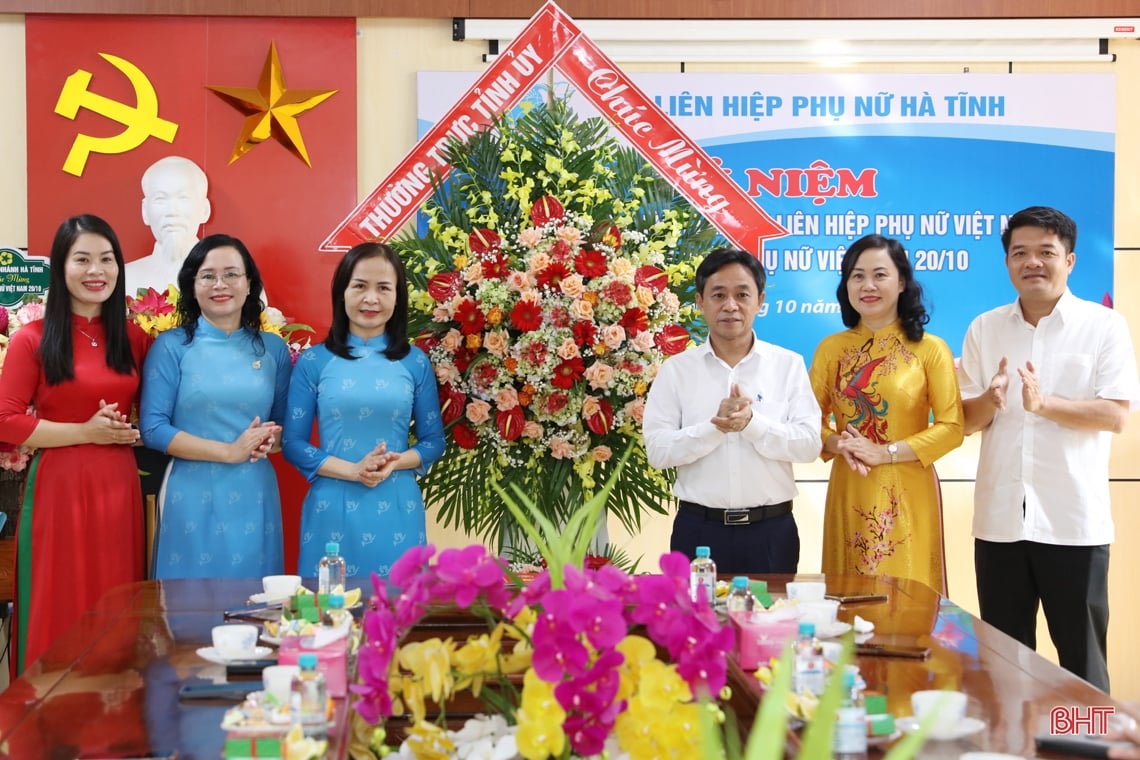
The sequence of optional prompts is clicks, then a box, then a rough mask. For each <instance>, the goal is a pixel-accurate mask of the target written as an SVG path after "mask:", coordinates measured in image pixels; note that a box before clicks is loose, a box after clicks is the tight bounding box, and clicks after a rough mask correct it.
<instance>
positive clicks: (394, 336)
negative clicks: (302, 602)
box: [283, 243, 444, 578]
mask: <svg viewBox="0 0 1140 760" xmlns="http://www.w3.org/2000/svg"><path fill="white" fill-rule="evenodd" d="M407 324H408V283H407V276H406V274H405V271H404V264H403V262H402V261H400V257H399V256H398V255H397V254H396V253H395V252H394V251H393V250H392V249H391V248H389V247H388V246H387V245H384V244H383V243H364V244H361V245H358V246H356V247H355V248H353V249H352V250H350V251H349V252H348V253H347V254H345V256H344V258H343V259H342V260H341V262H340V264H339V265H338V266H337V270H336V273H335V274H334V275H333V283H332V327H331V328H330V329H329V335H328V337H327V338H325V341H324V343H323V344H321V345H319V346H316V347H314V348H312V349H310V350H309V351H306V352H305V353H304V354H302V355H301V358H300V359H298V361H297V367H296V370H295V371H294V373H293V379H292V382H291V383H290V386H289V416H288V417H287V418H286V419H285V423H284V433H283V435H284V452H285V458H286V459H288V460H289V461H290V462H292V463H293V465H295V466H296V467H297V469H299V470H300V471H301V473H302V474H304V476H305V477H306V478H307V479H308V480H309V482H310V483H312V486H311V488H310V489H309V493H308V495H307V496H306V497H305V503H304V506H303V507H302V512H301V549H300V557H299V560H298V568H299V572H300V573H301V574H302V575H315V574H316V570H317V564H318V562H319V561H320V558H321V556H322V555H323V554H324V552H325V544H326V543H327V542H329V541H336V542H337V543H339V544H340V553H341V555H342V556H343V557H344V559H345V564H346V566H347V571H348V572H347V574H348V575H349V576H363V577H364V578H367V577H368V576H369V575H370V574H371V573H372V572H373V571H375V572H377V573H379V574H380V575H381V576H387V574H388V570H389V568H390V567H391V565H392V563H393V562H395V561H396V560H397V559H398V558H399V557H400V555H402V554H403V553H404V552H405V551H407V550H408V549H409V548H411V547H413V546H416V545H420V544H424V543H426V541H427V535H426V526H425V516H424V502H423V496H422V494H421V493H420V488H419V484H418V483H417V482H416V476H417V475H422V474H423V473H425V472H427V470H428V468H429V467H431V465H432V464H433V463H434V462H435V461H436V460H437V459H439V457H440V455H441V454H443V449H444V436H443V420H442V419H441V417H440V413H439V393H438V390H437V388H436V383H435V375H434V373H433V372H432V367H431V362H430V361H429V360H428V357H427V355H426V354H425V353H424V352H423V351H421V350H420V349H418V348H416V347H415V346H412V345H410V344H409V343H408V337H407ZM314 416H315V417H316V420H317V425H318V433H319V441H320V442H319V444H314V443H312V441H311V435H312V430H313V418H314ZM413 423H414V428H413ZM412 432H414V434H415V444H414V445H412V444H411V438H410V433H412Z"/></svg>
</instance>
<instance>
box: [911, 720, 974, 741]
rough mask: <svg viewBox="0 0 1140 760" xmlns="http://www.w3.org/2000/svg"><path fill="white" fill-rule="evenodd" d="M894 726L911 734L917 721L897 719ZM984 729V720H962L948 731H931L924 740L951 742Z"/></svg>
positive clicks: (916, 726)
mask: <svg viewBox="0 0 1140 760" xmlns="http://www.w3.org/2000/svg"><path fill="white" fill-rule="evenodd" d="M895 725H896V726H898V727H899V728H900V729H902V731H903V732H905V733H908V734H913V733H914V732H915V731H917V730H918V719H917V718H915V717H913V716H907V717H905V718H899V719H898V720H897V721H895ZM985 727H986V722H985V721H984V720H979V719H977V718H962V720H960V721H958V725H956V726H954V727H953V728H951V729H949V730H948V731H937V732H936V731H933V730H932V731H931V732H930V733H928V734H927V735H926V738H928V739H933V740H934V741H936V742H952V741H955V740H957V739H962V738H965V737H967V736H969V735H970V734H976V733H978V732H979V731H981V730H982V729H983V728H985Z"/></svg>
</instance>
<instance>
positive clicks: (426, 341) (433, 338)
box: [413, 332, 439, 354]
mask: <svg viewBox="0 0 1140 760" xmlns="http://www.w3.org/2000/svg"><path fill="white" fill-rule="evenodd" d="M413 342H414V343H415V344H416V348H418V349H419V350H421V351H423V352H424V353H425V354H430V353H431V350H432V349H433V348H435V347H436V346H438V345H439V336H438V335H436V334H435V333H427V332H425V333H420V334H419V335H417V336H416V339H415V341H413Z"/></svg>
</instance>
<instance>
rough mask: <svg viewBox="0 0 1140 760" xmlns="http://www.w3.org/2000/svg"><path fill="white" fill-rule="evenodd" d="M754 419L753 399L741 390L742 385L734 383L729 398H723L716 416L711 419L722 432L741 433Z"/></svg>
mask: <svg viewBox="0 0 1140 760" xmlns="http://www.w3.org/2000/svg"><path fill="white" fill-rule="evenodd" d="M751 421H752V399H750V398H747V397H746V396H745V395H744V394H743V393H741V391H740V386H739V385H737V384H736V383H733V384H732V389H731V390H730V391H729V393H728V398H726V399H722V400H721V402H720V407H719V408H718V409H717V411H716V416H715V417H713V418H712V420H710V422H712V424H713V425H714V426H715V427H716V429H717V430H719V431H720V432H722V433H739V432H740V431H741V430H743V429H744V428H746V427H748V423H749V422H751Z"/></svg>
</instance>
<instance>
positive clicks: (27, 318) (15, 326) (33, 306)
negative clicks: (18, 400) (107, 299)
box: [0, 298, 44, 477]
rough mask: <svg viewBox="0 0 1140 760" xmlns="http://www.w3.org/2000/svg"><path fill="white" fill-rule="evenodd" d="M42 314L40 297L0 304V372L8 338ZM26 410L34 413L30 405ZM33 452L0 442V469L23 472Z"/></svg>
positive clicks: (23, 447) (2, 367) (30, 449)
mask: <svg viewBox="0 0 1140 760" xmlns="http://www.w3.org/2000/svg"><path fill="white" fill-rule="evenodd" d="M43 315H44V302H43V299H41V298H32V299H28V300H26V301H25V302H24V303H22V304H20V305H19V306H16V307H6V306H0V372H2V371H3V370H4V360H5V358H7V355H8V338H9V337H10V336H11V335H12V334H13V333H14V332H16V330H19V329H20V328H21V327H23V326H24V325H25V324H27V323H28V322H31V321H33V320H36V319H41V318H42V317H43ZM27 412H28V414H34V413H35V411H34V409H33V408H32V407H30V406H29V407H28V410H27ZM35 452H36V450H35V449H33V448H31V447H29V446H15V445H12V444H10V443H0V470H7V471H9V472H23V471H24V470H25V469H27V466H28V460H29V459H31V457H32V455H33V454H34V453H35ZM19 477H23V476H19Z"/></svg>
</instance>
